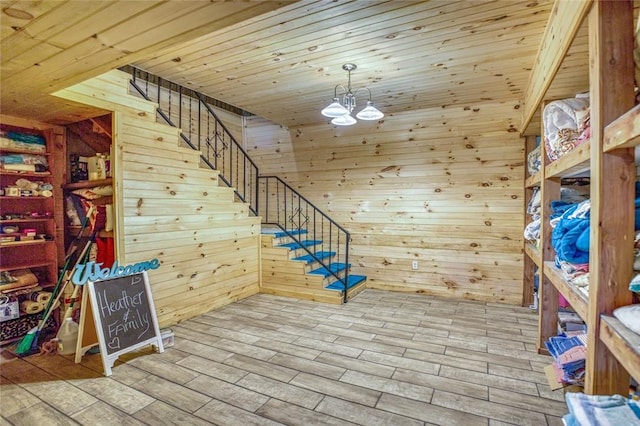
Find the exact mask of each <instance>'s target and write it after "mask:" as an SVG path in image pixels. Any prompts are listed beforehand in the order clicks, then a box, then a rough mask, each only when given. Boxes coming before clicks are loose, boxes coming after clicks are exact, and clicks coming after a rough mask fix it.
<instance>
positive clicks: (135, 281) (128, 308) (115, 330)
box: [86, 271, 164, 376]
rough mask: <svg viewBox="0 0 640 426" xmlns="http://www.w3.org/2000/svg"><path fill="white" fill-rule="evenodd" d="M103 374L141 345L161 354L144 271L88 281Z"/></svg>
mask: <svg viewBox="0 0 640 426" xmlns="http://www.w3.org/2000/svg"><path fill="white" fill-rule="evenodd" d="M86 286H87V289H88V290H89V298H90V299H91V310H92V313H93V318H94V321H95V326H96V332H97V335H98V344H99V345H100V354H101V355H102V364H103V366H104V371H105V375H107V376H110V375H111V367H113V364H114V362H115V361H116V359H118V357H119V356H120V355H122V354H125V353H127V352H132V351H135V350H137V349H139V348H141V347H143V346H147V345H155V346H156V347H157V350H158V352H164V346H163V345H162V337H161V335H160V328H159V326H158V318H157V317H156V311H155V307H154V305H153V298H152V297H151V288H150V286H149V278H148V275H147V271H143V272H139V273H135V274H132V275H126V276H120V277H117V278H111V279H106V280H101V281H88V282H87V284H86Z"/></svg>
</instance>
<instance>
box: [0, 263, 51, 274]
mask: <svg viewBox="0 0 640 426" xmlns="http://www.w3.org/2000/svg"><path fill="white" fill-rule="evenodd" d="M50 265H55V267H57V266H58V264H57V262H56V261H53V260H51V261H46V260H43V261H41V262H24V263H12V264H10V265H2V266H0V271H2V272H4V271H14V270H16V269H28V268H42V267H43V266H50Z"/></svg>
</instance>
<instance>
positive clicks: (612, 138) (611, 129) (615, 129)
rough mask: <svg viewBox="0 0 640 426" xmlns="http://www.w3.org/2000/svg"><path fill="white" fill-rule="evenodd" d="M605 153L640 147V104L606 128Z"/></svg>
mask: <svg viewBox="0 0 640 426" xmlns="http://www.w3.org/2000/svg"><path fill="white" fill-rule="evenodd" d="M603 145H604V151H605V152H609V151H611V150H614V149H619V148H632V147H635V146H637V145H640V104H638V105H636V106H635V107H634V108H631V109H630V110H629V111H627V113H625V114H623V115H621V116H620V117H618V119H617V120H615V121H613V122H612V123H611V124H609V125H608V126H607V127H605V128H604V141H603Z"/></svg>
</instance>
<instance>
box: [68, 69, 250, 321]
mask: <svg viewBox="0 0 640 426" xmlns="http://www.w3.org/2000/svg"><path fill="white" fill-rule="evenodd" d="M129 78H130V76H129V75H128V74H126V73H124V72H122V71H117V70H116V71H110V72H108V73H105V74H103V75H101V76H99V77H96V78H94V79H91V80H88V81H86V82H83V83H80V84H77V85H74V86H72V87H71V88H68V89H64V90H62V91H60V92H57V93H56V95H57V96H60V97H66V98H68V99H70V100H73V101H76V102H84V103H87V104H88V105H91V106H96V107H100V108H104V109H108V110H110V111H112V112H113V117H114V120H113V126H114V129H113V130H114V131H113V135H114V142H113V148H112V150H113V152H112V155H113V158H114V161H113V162H112V164H113V173H114V207H115V209H114V210H115V213H114V216H115V229H114V230H115V233H116V235H117V236H118V238H117V240H118V243H117V244H116V251H117V259H118V261H119V263H120V264H121V265H125V264H133V263H136V262H140V261H144V260H150V259H153V258H156V259H158V261H159V262H160V265H161V266H160V268H159V269H156V270H153V271H149V281H150V284H151V292H152V295H153V299H154V304H155V307H156V312H157V315H158V321H159V323H160V326H161V327H164V326H170V325H173V324H176V323H178V322H181V321H183V320H186V319H189V318H192V317H195V316H197V315H200V314H202V313H204V312H208V311H210V310H212V309H215V308H217V307H220V306H223V305H226V304H228V303H231V302H234V301H236V300H239V299H242V298H245V297H248V296H250V295H252V294H256V293H258V292H259V280H260V276H259V271H260V267H259V264H260V256H259V252H260V221H261V220H260V217H254V216H249V208H248V205H247V204H245V203H239V202H236V201H234V192H233V188H228V187H226V186H220V185H219V180H218V172H217V171H214V170H210V169H204V168H201V167H200V152H199V151H195V150H192V149H190V148H184V147H181V146H180V136H179V135H180V129H177V128H174V127H171V126H169V125H165V124H163V123H158V122H156V120H155V107H156V104H155V103H153V102H149V101H145V100H141V99H140V98H138V97H136V96H134V95H131V94H129V92H128V85H129ZM151 111H153V113H151Z"/></svg>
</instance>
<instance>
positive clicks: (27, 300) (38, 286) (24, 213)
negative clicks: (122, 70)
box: [0, 116, 61, 344]
mask: <svg viewBox="0 0 640 426" xmlns="http://www.w3.org/2000/svg"><path fill="white" fill-rule="evenodd" d="M17 122H19V123H20V125H18V124H16V123H17ZM24 123H25V120H19V119H16V120H14V119H12V118H11V117H6V116H2V120H1V122H0V307H2V309H4V312H3V314H4V313H7V315H0V317H2V319H3V321H2V327H1V328H2V330H1V331H0V344H4V343H8V342H10V341H13V340H16V339H19V338H21V337H22V335H23V334H24V333H26V332H27V331H29V330H30V329H31V328H33V327H34V326H35V325H36V324H37V322H38V319H39V314H40V313H41V312H42V310H43V309H44V306H43V304H44V303H46V301H47V300H48V299H47V297H50V294H51V293H50V291H51V289H52V287H53V286H54V284H55V282H56V280H57V276H58V254H57V244H56V233H57V224H56V221H55V214H54V212H55V208H56V207H55V205H56V197H58V196H60V195H61V194H60V191H59V190H57V191H56V182H55V181H54V176H53V174H52V173H51V170H52V168H53V167H55V164H54V160H53V156H52V155H51V146H52V145H51V143H52V142H51V137H52V136H51V135H52V133H51V131H49V130H47V126H46V125H42V123H36V122H26V124H33V128H24V127H21V125H23V124H24ZM58 188H59V185H58ZM43 301H44V302H43ZM47 326H48V327H52V328H53V327H56V316H52V317H51V320H50V321H48V323H47Z"/></svg>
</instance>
